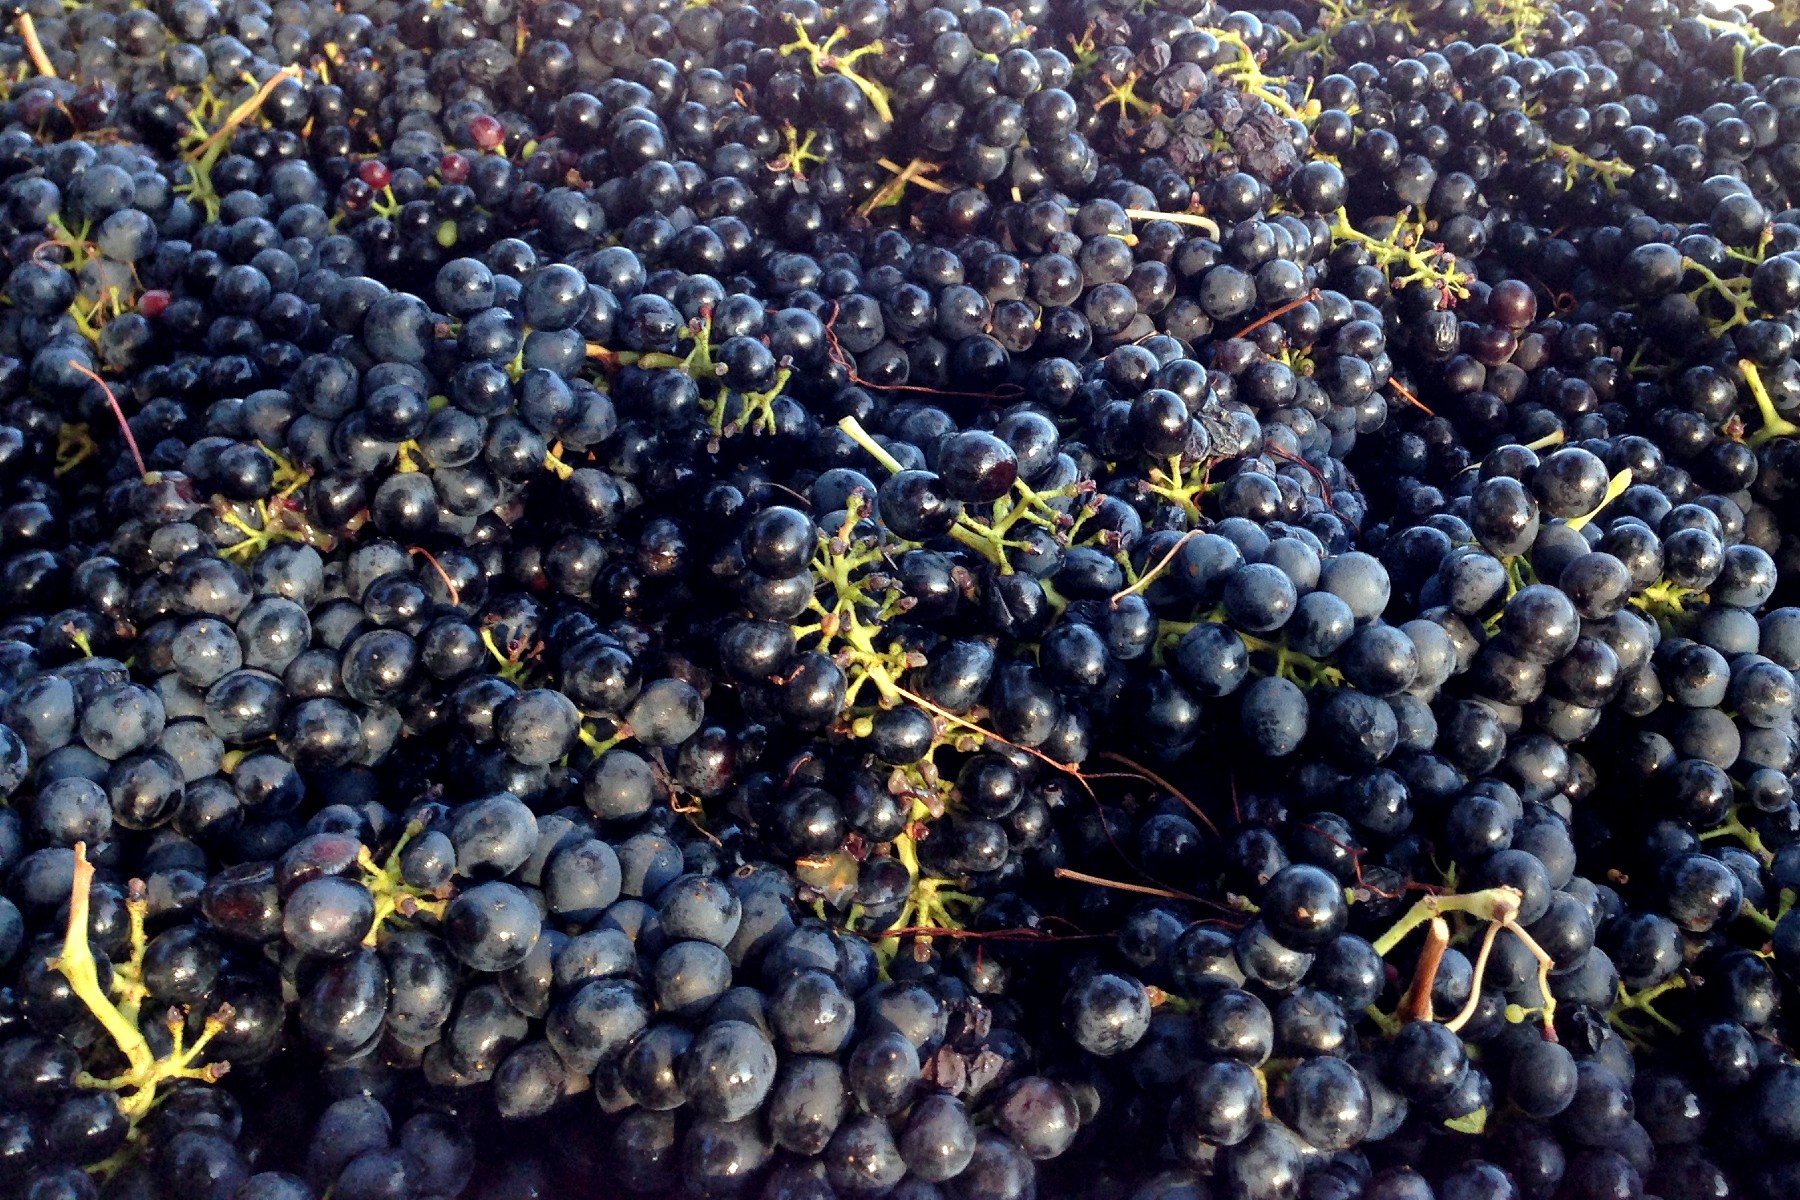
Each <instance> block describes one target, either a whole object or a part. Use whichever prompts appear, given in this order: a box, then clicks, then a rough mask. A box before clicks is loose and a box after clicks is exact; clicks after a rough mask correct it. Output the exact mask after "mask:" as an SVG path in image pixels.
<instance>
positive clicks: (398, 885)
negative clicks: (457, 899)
mask: <svg viewBox="0 0 1800 1200" xmlns="http://www.w3.org/2000/svg"><path fill="white" fill-rule="evenodd" d="M424 832H425V824H424V822H422V821H414V822H412V824H410V825H408V826H407V827H406V832H405V833H402V834H401V835H400V840H399V841H397V842H395V843H394V848H393V850H391V851H389V852H388V856H387V860H386V861H385V862H382V863H377V862H376V861H375V856H374V855H373V854H371V853H370V852H369V848H368V847H367V846H364V847H362V848H361V849H360V850H358V851H357V854H356V865H357V867H358V868H359V869H360V870H361V871H362V884H363V886H364V887H365V888H367V889H368V890H369V894H370V895H371V896H373V897H374V898H375V919H374V920H373V921H370V922H369V932H368V935H367V936H366V937H364V938H363V945H365V946H371V947H372V946H374V945H375V944H376V942H377V940H378V939H379V938H380V935H381V927H382V926H383V925H384V924H385V923H387V922H388V921H390V920H392V919H393V918H395V917H400V918H404V919H410V918H413V917H416V916H418V915H419V914H420V913H429V914H430V915H432V916H434V917H442V916H443V915H444V906H445V905H446V904H448V903H449V896H448V895H447V894H446V893H447V891H448V888H447V886H446V888H443V889H439V890H438V891H435V892H433V891H427V890H425V889H422V888H415V887H413V886H411V885H410V884H408V883H406V881H405V880H404V879H403V878H402V877H401V867H400V855H401V854H402V852H404V851H405V849H406V847H407V844H408V843H410V842H411V841H412V840H413V839H414V838H416V837H418V836H419V835H420V834H421V833H424Z"/></svg>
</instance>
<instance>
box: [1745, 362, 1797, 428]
mask: <svg viewBox="0 0 1800 1200" xmlns="http://www.w3.org/2000/svg"><path fill="white" fill-rule="evenodd" d="M1738 370H1740V371H1742V372H1743V373H1744V382H1745V383H1746V384H1747V385H1748V386H1749V388H1750V396H1751V398H1752V399H1754V400H1755V401H1756V407H1757V409H1758V410H1759V411H1760V412H1761V413H1762V428H1761V429H1758V430H1757V431H1756V432H1755V433H1753V434H1751V435H1750V444H1751V445H1752V446H1760V445H1762V444H1763V443H1764V442H1766V441H1769V440H1770V439H1772V438H1778V437H1787V438H1791V437H1800V425H1796V424H1795V423H1794V422H1792V421H1790V420H1788V419H1787V418H1786V417H1784V416H1782V415H1781V414H1780V413H1779V412H1777V411H1775V400H1774V398H1773V397H1771V396H1770V395H1769V389H1768V386H1767V385H1766V384H1764V383H1763V378H1762V372H1760V371H1758V370H1757V369H1756V364H1755V363H1753V362H1751V361H1750V360H1749V359H1747V358H1744V359H1739V360H1738Z"/></svg>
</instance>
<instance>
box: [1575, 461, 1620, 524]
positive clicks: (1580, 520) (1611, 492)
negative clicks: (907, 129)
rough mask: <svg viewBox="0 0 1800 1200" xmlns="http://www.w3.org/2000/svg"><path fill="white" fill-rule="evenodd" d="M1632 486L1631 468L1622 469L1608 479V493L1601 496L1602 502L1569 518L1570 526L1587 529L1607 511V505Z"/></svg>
mask: <svg viewBox="0 0 1800 1200" xmlns="http://www.w3.org/2000/svg"><path fill="white" fill-rule="evenodd" d="M1630 486H1631V472H1630V471H1629V470H1626V471H1620V472H1619V473H1618V474H1617V475H1614V476H1613V477H1612V478H1611V479H1609V480H1607V483H1606V495H1605V496H1603V497H1601V500H1600V503H1599V504H1597V505H1595V506H1594V511H1593V512H1590V513H1586V514H1584V515H1582V516H1579V517H1571V518H1569V521H1568V525H1569V528H1570V529H1585V528H1586V527H1587V525H1588V523H1589V522H1590V521H1592V520H1593V519H1594V518H1595V517H1597V516H1599V515H1600V514H1601V513H1602V512H1604V511H1605V509H1606V506H1607V505H1609V504H1611V503H1612V502H1613V501H1614V500H1617V499H1618V498H1619V497H1620V496H1623V495H1624V494H1625V489H1626V488H1628V487H1630Z"/></svg>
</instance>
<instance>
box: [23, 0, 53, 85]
mask: <svg viewBox="0 0 1800 1200" xmlns="http://www.w3.org/2000/svg"><path fill="white" fill-rule="evenodd" d="M19 36H20V37H21V38H23V39H24V41H25V52H26V53H27V54H29V55H30V56H31V65H32V66H34V67H36V68H37V72H38V74H39V75H42V76H43V77H44V78H46V79H55V78H57V74H56V68H55V67H54V66H52V65H51V63H50V56H49V55H48V54H46V53H44V43H43V40H42V39H41V38H39V37H38V31H37V22H36V21H33V20H32V19H31V14H30V13H28V12H22V13H20V14H19Z"/></svg>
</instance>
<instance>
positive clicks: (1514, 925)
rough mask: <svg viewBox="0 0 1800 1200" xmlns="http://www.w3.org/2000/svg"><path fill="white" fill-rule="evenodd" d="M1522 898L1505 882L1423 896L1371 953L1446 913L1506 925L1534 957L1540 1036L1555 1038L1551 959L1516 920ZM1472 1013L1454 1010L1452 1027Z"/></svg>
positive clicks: (1477, 983) (1494, 926)
mask: <svg viewBox="0 0 1800 1200" xmlns="http://www.w3.org/2000/svg"><path fill="white" fill-rule="evenodd" d="M1524 899H1525V897H1524V894H1523V893H1522V892H1520V891H1519V889H1518V888H1514V887H1507V886H1505V885H1501V886H1499V887H1491V888H1485V889H1483V890H1482V891H1479V892H1465V893H1462V894H1460V895H1457V894H1445V895H1436V894H1434V895H1427V896H1424V897H1422V898H1421V899H1420V900H1419V902H1418V903H1417V904H1414V905H1413V906H1412V907H1411V908H1410V909H1408V910H1407V911H1406V914H1405V915H1404V916H1402V917H1401V918H1400V919H1399V920H1398V921H1396V922H1394V924H1393V927H1392V928H1390V929H1389V930H1388V931H1387V932H1386V933H1384V934H1382V935H1381V936H1380V937H1379V938H1377V939H1376V940H1375V942H1374V948H1375V953H1376V954H1378V955H1380V956H1381V957H1383V958H1386V957H1387V956H1388V955H1389V954H1391V953H1392V952H1393V951H1394V948H1395V947H1397V946H1398V945H1399V944H1400V943H1401V942H1402V941H1403V940H1405V938H1406V935H1407V934H1409V933H1411V932H1412V931H1413V930H1415V929H1417V928H1419V926H1421V925H1426V924H1430V923H1433V922H1436V921H1438V920H1441V919H1442V918H1443V917H1445V916H1446V915H1448V914H1450V913H1458V912H1460V913H1467V914H1468V915H1469V916H1471V917H1474V918H1475V919H1476V920H1479V921H1485V922H1487V923H1488V924H1489V927H1490V930H1491V931H1493V932H1496V933H1497V932H1498V930H1499V929H1500V928H1502V927H1504V928H1506V929H1509V930H1511V931H1512V934H1513V936H1514V937H1516V938H1518V939H1519V941H1520V942H1522V943H1524V946H1525V948H1526V949H1527V950H1528V951H1530V952H1531V955H1532V957H1533V958H1535V959H1537V964H1538V990H1539V991H1540V992H1541V993H1542V995H1543V998H1544V1007H1543V1010H1542V1013H1543V1022H1544V1037H1545V1038H1546V1039H1547V1040H1549V1041H1555V1040H1556V1026H1555V1023H1554V1022H1555V1017H1556V1000H1555V998H1554V997H1552V996H1551V994H1550V969H1551V967H1553V966H1554V965H1555V960H1554V959H1552V958H1551V957H1550V955H1549V954H1548V953H1547V952H1546V951H1545V950H1544V948H1543V947H1542V946H1540V945H1538V943H1537V939H1535V938H1533V937H1532V936H1531V935H1530V934H1529V933H1527V932H1526V931H1525V928H1524V926H1522V925H1520V924H1519V906H1520V904H1521V903H1522V902H1523V901H1524ZM1434 927H1435V926H1434ZM1440 957H1441V956H1440ZM1486 958H1487V949H1486V947H1485V946H1484V947H1483V950H1482V955H1481V961H1482V963H1483V965H1484V966H1485V964H1486ZM1480 991H1481V974H1480V972H1479V971H1477V972H1476V974H1475V977H1474V993H1473V994H1474V995H1477V996H1478V995H1479V994H1480ZM1473 1015H1474V1013H1473V1011H1467V1012H1464V1013H1458V1014H1457V1017H1456V1018H1455V1019H1456V1020H1457V1021H1458V1022H1459V1024H1458V1025H1457V1026H1456V1028H1461V1026H1462V1024H1466V1023H1467V1022H1468V1020H1469V1018H1470V1017H1472V1016H1473Z"/></svg>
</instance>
